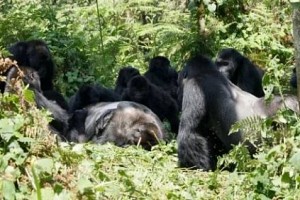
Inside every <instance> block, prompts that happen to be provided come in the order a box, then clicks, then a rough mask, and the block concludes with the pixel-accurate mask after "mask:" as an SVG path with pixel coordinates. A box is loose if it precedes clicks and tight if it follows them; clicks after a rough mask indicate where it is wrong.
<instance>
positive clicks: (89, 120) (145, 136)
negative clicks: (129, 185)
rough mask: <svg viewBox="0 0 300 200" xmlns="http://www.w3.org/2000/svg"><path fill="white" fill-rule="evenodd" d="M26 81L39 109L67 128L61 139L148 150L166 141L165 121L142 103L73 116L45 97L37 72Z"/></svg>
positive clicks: (78, 112)
mask: <svg viewBox="0 0 300 200" xmlns="http://www.w3.org/2000/svg"><path fill="white" fill-rule="evenodd" d="M24 81H25V82H26V83H27V84H29V85H30V88H32V89H33V91H34V93H35V100H36V103H37V106H38V107H43V108H46V109H48V110H49V111H50V112H51V113H52V116H53V118H54V119H55V120H56V121H58V122H60V123H61V124H62V125H63V127H64V129H63V130H61V131H59V132H58V134H59V136H60V137H61V138H66V139H69V140H70V141H74V142H87V141H92V142H95V143H98V144H104V143H106V142H112V143H114V144H115V145H117V146H127V145H141V146H142V147H143V148H145V149H147V150H150V149H151V147H152V146H153V145H156V144H158V142H159V141H160V140H164V138H165V131H164V129H163V125H162V122H161V121H160V120H159V118H158V117H157V116H156V115H155V114H154V113H153V112H152V111H151V110H150V109H149V108H147V107H145V106H143V105H141V104H138V103H134V102H126V101H119V102H113V103H98V104H96V105H92V106H89V107H85V108H83V109H82V110H76V111H75V112H74V113H72V114H69V113H68V112H67V111H66V110H64V109H62V108H61V107H60V106H58V105H57V103H56V102H54V101H50V100H48V99H47V98H45V97H44V95H43V93H42V92H41V89H40V82H39V78H38V73H37V72H36V71H34V70H32V71H27V72H26V76H25V78H24Z"/></svg>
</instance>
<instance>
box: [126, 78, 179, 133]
mask: <svg viewBox="0 0 300 200" xmlns="http://www.w3.org/2000/svg"><path fill="white" fill-rule="evenodd" d="M122 100H123V101H134V102H137V103H140V104H143V105H145V106H147V107H148V108H150V109H151V110H152V111H153V112H154V113H155V114H156V115H157V116H158V117H159V119H160V120H164V119H167V120H168V121H169V122H170V125H171V131H172V132H173V133H175V134H176V135H177V132H178V126H179V119H178V107H177V103H176V101H175V100H174V99H173V98H172V97H171V96H170V95H169V94H168V93H166V92H164V91H163V90H161V89H160V88H158V87H157V86H155V85H153V84H151V83H150V81H148V80H147V79H146V78H145V77H143V76H135V77H133V78H132V79H131V80H130V81H129V83H128V87H127V88H126V89H125V91H124V93H123V95H122Z"/></svg>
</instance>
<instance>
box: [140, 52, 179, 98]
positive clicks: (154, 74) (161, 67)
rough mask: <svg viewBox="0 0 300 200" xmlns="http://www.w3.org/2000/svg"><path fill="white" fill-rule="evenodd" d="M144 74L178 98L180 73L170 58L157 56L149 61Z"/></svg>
mask: <svg viewBox="0 0 300 200" xmlns="http://www.w3.org/2000/svg"><path fill="white" fill-rule="evenodd" d="M144 76H145V77H146V78H147V79H148V80H149V81H150V82H151V83H152V84H154V85H156V86H158V87H160V88H162V89H163V90H164V91H166V92H168V93H169V94H170V95H171V97H172V98H173V99H175V100H177V88H178V85H177V77H178V74H177V72H176V70H175V69H173V68H172V67H171V65H170V60H169V59H168V58H166V57H164V56H156V57H154V58H152V59H151V60H150V62H149V69H148V71H147V72H146V73H145V74H144Z"/></svg>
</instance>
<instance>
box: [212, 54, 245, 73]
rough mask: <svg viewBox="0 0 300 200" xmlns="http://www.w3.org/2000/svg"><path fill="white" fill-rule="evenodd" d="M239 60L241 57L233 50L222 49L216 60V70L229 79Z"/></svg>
mask: <svg viewBox="0 0 300 200" xmlns="http://www.w3.org/2000/svg"><path fill="white" fill-rule="evenodd" d="M241 58H242V55H241V54H240V53H239V52H238V51H237V50H235V49H233V48H228V49H222V50H221V51H220V52H219V54H218V57H217V59H216V65H217V68H218V70H219V71H220V72H221V73H222V74H223V75H225V76H226V77H227V78H228V79H231V78H232V76H233V74H234V72H235V70H236V69H237V66H238V65H239V63H240V62H241Z"/></svg>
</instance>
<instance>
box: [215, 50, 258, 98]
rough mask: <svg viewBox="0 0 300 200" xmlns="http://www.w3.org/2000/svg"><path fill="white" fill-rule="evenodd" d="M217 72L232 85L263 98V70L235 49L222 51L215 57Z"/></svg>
mask: <svg viewBox="0 0 300 200" xmlns="http://www.w3.org/2000/svg"><path fill="white" fill-rule="evenodd" d="M216 65H217V68H218V70H219V71H220V72H221V73H222V74H223V75H225V76H226V77H227V78H228V79H229V80H230V81H231V82H232V83H233V84H235V85H237V86H238V87H239V88H241V89H242V90H244V91H246V92H249V93H251V94H253V95H255V96H257V97H263V96H264V91H263V88H262V77H263V75H264V72H263V70H261V69H260V68H259V67H257V66H256V65H254V64H253V63H252V62H251V61H250V60H249V59H248V58H247V57H245V56H243V55H242V54H240V53H239V52H238V51H237V50H236V49H233V48H226V49H222V50H221V51H220V52H219V53H218V56H217V59H216Z"/></svg>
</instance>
